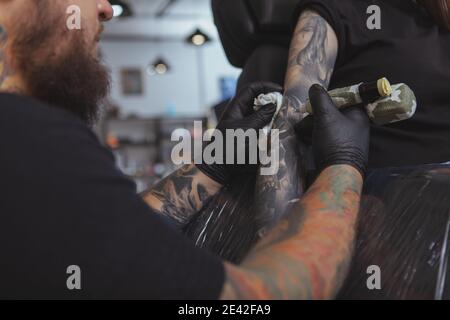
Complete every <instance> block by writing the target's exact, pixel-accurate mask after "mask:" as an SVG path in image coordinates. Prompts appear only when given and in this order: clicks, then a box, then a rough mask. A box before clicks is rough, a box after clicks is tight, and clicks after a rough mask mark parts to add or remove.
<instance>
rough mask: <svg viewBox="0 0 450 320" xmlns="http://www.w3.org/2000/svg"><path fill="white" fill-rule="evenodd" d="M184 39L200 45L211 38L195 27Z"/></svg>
mask: <svg viewBox="0 0 450 320" xmlns="http://www.w3.org/2000/svg"><path fill="white" fill-rule="evenodd" d="M186 41H187V42H188V43H190V44H193V45H194V46H198V47H200V46H203V45H204V44H206V43H208V42H210V41H211V38H210V37H209V36H208V35H207V34H206V33H204V32H202V31H201V30H200V29H197V30H195V31H194V32H193V33H192V34H190V35H189V36H188V37H187V38H186Z"/></svg>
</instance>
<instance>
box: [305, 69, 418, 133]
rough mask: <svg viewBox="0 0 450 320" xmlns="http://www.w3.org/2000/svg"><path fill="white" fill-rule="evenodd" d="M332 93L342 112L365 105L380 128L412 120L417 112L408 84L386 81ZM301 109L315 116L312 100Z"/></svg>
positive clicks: (370, 116)
mask: <svg viewBox="0 0 450 320" xmlns="http://www.w3.org/2000/svg"><path fill="white" fill-rule="evenodd" d="M328 93H329V95H330V96H331V99H332V100H333V102H334V104H335V105H336V106H337V107H338V108H339V109H341V108H346V107H351V106H355V105H358V104H364V105H365V107H366V110H367V114H368V115H369V118H370V119H371V121H372V122H373V123H374V124H377V125H385V124H389V123H394V122H398V121H403V120H407V119H410V118H411V117H412V116H414V114H415V113H416V109H417V100H416V97H415V95H414V92H413V91H412V90H411V88H410V87H408V86H407V85H406V84H404V83H399V84H394V85H391V84H390V83H389V81H388V80H387V79H386V78H381V79H379V80H378V81H374V82H368V83H360V84H357V85H353V86H350V87H346V88H339V89H334V90H331V91H329V92H328ZM301 109H302V110H301V112H302V113H308V114H312V113H313V110H312V106H311V103H310V101H309V100H308V101H307V102H306V104H305V105H303V106H302V107H301Z"/></svg>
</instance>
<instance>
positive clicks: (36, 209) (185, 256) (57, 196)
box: [0, 94, 224, 299]
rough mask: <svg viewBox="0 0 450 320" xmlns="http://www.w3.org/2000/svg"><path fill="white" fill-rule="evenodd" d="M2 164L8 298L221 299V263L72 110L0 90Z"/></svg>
mask: <svg viewBox="0 0 450 320" xmlns="http://www.w3.org/2000/svg"><path fill="white" fill-rule="evenodd" d="M0 168H1V170H2V173H1V175H0V299H3V298H8V299H9V298H31V299H33V298H62V299H71V298H88V299H90V298H106V299H110V298H112V299H115V298H125V299H129V298H137V299H141V298H143V299H146V298H149V299H166V298H167V299H215V298H218V297H219V294H220V291H221V289H222V285H223V282H224V269H223V265H222V262H221V261H220V260H219V259H218V258H217V257H215V256H213V255H211V254H209V253H208V252H205V251H202V250H200V249H198V248H196V247H195V246H194V245H193V244H192V243H191V242H190V240H189V239H187V238H185V237H184V236H183V235H181V234H179V233H178V232H177V231H176V230H175V229H173V228H172V226H171V225H170V224H168V223H167V221H165V220H163V219H162V218H161V217H160V216H158V215H157V214H155V213H154V212H152V211H151V210H150V208H149V207H148V206H147V205H146V204H145V203H144V202H143V201H142V200H141V199H140V197H139V196H138V195H137V194H136V191H135V186H134V184H133V183H132V182H130V181H129V180H128V179H126V178H125V177H124V176H123V175H122V174H121V173H120V172H119V171H118V170H117V169H116V167H115V165H114V160H113V157H112V155H111V153H110V152H109V151H108V150H106V149H105V148H103V147H102V146H101V145H100V144H99V142H98V140H97V139H96V137H95V135H94V134H93V133H92V131H91V130H90V129H89V128H88V127H87V126H86V125H85V124H84V123H83V122H81V121H80V120H78V119H77V118H76V117H75V116H73V115H72V114H69V113H67V112H65V111H63V110H60V109H58V108H55V107H50V106H47V105H45V104H42V103H39V102H37V101H35V100H33V99H30V98H25V97H19V96H16V95H10V94H0ZM69 266H78V267H79V268H80V270H81V278H80V279H81V282H80V283H81V290H72V291H71V290H68V288H67V285H66V282H67V279H68V278H69V277H70V276H71V275H75V276H76V275H78V271H75V272H74V271H71V270H70V269H69V271H70V272H69V273H67V268H68V267H69ZM75 270H76V269H75ZM76 279H77V278H76V277H75V278H74V277H72V278H70V279H69V280H70V281H69V283H71V284H72V285H73V284H77V282H76Z"/></svg>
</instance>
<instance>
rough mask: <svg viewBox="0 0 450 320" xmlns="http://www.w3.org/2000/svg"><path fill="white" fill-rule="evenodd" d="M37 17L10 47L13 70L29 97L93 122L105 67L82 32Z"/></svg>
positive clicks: (103, 85)
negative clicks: (12, 49) (14, 67)
mask: <svg viewBox="0 0 450 320" xmlns="http://www.w3.org/2000/svg"><path fill="white" fill-rule="evenodd" d="M44 2H46V1H42V3H44ZM40 12H42V11H40ZM47 12H48V11H47ZM37 18H38V19H37V20H38V22H39V23H40V24H39V23H38V24H37V25H33V26H31V27H26V28H25V30H23V31H22V33H21V35H19V36H18V38H17V40H16V41H14V46H13V48H14V57H15V59H16V66H17V70H18V71H19V72H20V73H21V75H22V76H23V78H24V79H25V82H26V84H27V90H28V91H30V92H29V93H30V94H31V95H32V96H33V97H35V98H37V99H39V100H41V101H44V102H46V103H48V104H50V105H53V106H55V107H59V108H62V109H65V110H68V111H70V112H72V113H73V114H75V115H77V116H78V117H79V118H81V119H82V120H84V121H85V122H86V123H88V124H93V123H94V122H95V120H96V119H97V116H98V113H99V105H100V103H101V101H102V99H103V98H104V97H105V96H106V95H107V93H108V91H109V86H110V77H109V74H108V72H107V70H106V68H105V67H104V66H103V65H102V64H101V63H100V61H99V60H98V59H97V58H96V57H94V55H93V54H92V53H91V50H90V48H88V45H87V44H86V41H84V39H83V33H82V31H80V30H72V31H70V30H68V29H65V23H64V21H60V20H59V19H58V21H56V20H53V21H51V20H49V19H48V15H47V16H45V15H44V16H43V17H41V19H39V17H37ZM39 20H40V21H39ZM60 23H62V25H60V26H58V24H60ZM61 26H62V27H61ZM55 29H56V30H60V32H59V34H55V31H54V30H55ZM64 37H65V38H66V39H64ZM67 37H68V38H69V41H67ZM60 42H64V44H61V45H59V43H60Z"/></svg>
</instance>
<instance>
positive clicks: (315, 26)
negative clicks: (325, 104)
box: [255, 11, 337, 236]
mask: <svg viewBox="0 0 450 320" xmlns="http://www.w3.org/2000/svg"><path fill="white" fill-rule="evenodd" d="M329 30H331V29H329V27H328V25H327V22H326V21H325V20H324V19H323V18H322V17H321V16H319V15H318V14H316V13H314V12H312V11H306V12H304V13H303V14H302V16H301V18H300V20H299V23H298V26H297V28H296V31H295V33H294V38H293V40H292V44H291V50H290V53H289V56H290V57H289V65H288V71H287V76H286V83H285V88H286V89H285V90H286V91H285V96H284V100H283V106H282V107H281V110H280V112H279V115H278V117H277V118H276V120H275V122H274V126H273V127H274V128H276V129H279V130H280V150H279V154H280V160H279V170H278V173H277V174H276V175H274V176H262V175H259V176H258V180H257V186H256V192H257V194H256V199H257V203H256V206H255V208H256V215H257V221H258V224H259V225H260V226H262V228H261V232H260V236H263V235H264V234H265V233H266V232H267V231H268V230H270V228H271V227H272V226H273V225H274V224H275V223H276V222H277V221H278V219H279V218H281V217H283V216H284V215H285V214H286V213H287V212H289V211H290V210H291V209H292V207H293V206H294V205H295V203H296V202H297V201H298V199H299V197H300V196H301V195H302V193H303V191H304V186H303V185H302V181H303V179H302V178H303V175H304V171H305V169H304V164H303V163H302V162H301V161H299V159H302V158H304V157H303V156H302V154H301V150H302V146H300V145H299V143H298V139H297V137H296V135H295V131H294V125H295V124H297V123H298V122H299V121H300V120H301V117H302V115H301V113H300V107H301V106H302V105H303V104H304V103H305V102H306V100H307V98H308V91H309V88H310V87H311V86H312V85H313V84H315V83H319V84H321V85H322V86H324V87H328V84H329V81H330V77H331V74H332V72H333V67H334V63H335V60H336V56H337V46H336V48H335V46H333V45H332V44H330V43H329V39H328V38H329V36H328V33H329Z"/></svg>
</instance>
